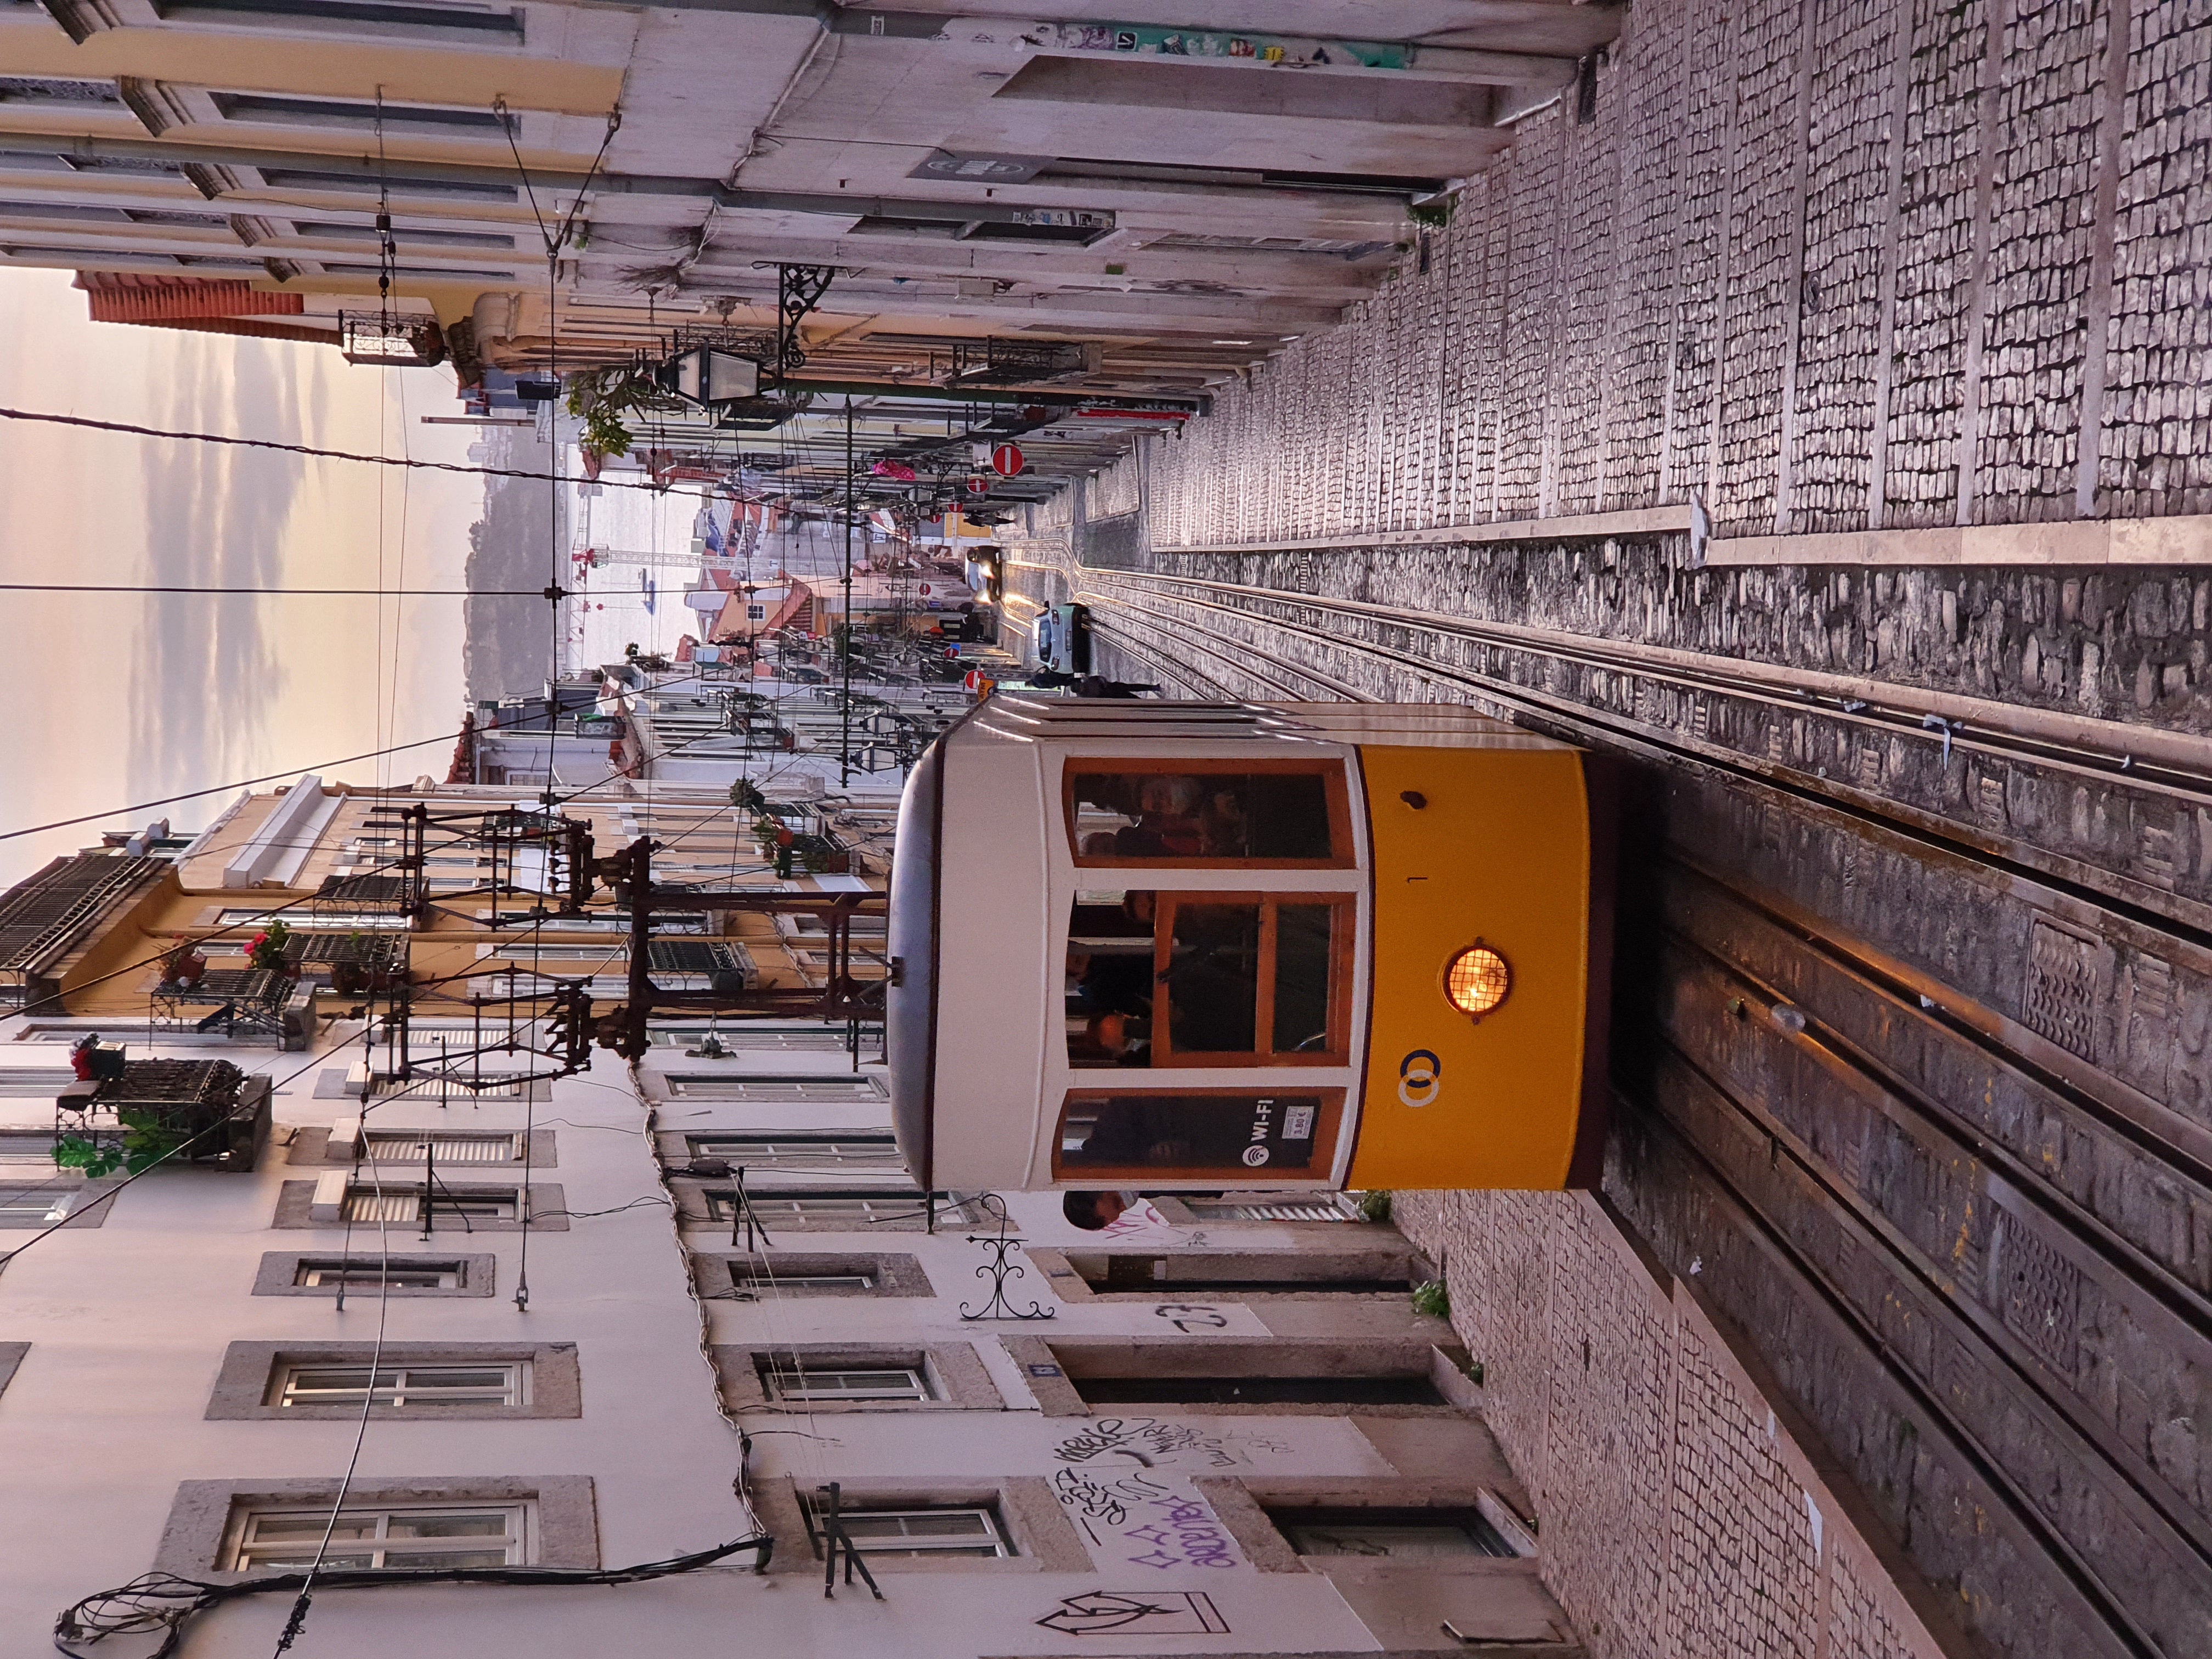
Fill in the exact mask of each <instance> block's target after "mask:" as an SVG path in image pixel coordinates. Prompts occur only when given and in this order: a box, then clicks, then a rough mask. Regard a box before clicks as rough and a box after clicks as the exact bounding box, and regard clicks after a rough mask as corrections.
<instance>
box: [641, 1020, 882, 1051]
mask: <svg viewBox="0 0 2212 1659" xmlns="http://www.w3.org/2000/svg"><path fill="white" fill-rule="evenodd" d="M710 1029H712V1034H713V1036H714V1041H715V1042H718V1043H720V1045H721V1046H722V1047H723V1048H778V1049H782V1050H785V1051H787V1052H788V1053H793V1054H843V1053H844V1052H845V1051H846V1048H847V1042H846V1038H845V1034H844V1032H842V1031H831V1030H804V1031H756V1030H749V1029H747V1028H746V1027H744V1026H738V1027H736V1028H735V1029H733V1030H720V1029H714V1028H709V1027H708V1026H704V1025H656V1026H654V1027H653V1029H652V1030H651V1032H650V1033H649V1034H648V1035H649V1036H651V1038H652V1041H653V1045H654V1046H655V1047H656V1048H697V1047H698V1046H699V1045H700V1043H701V1042H703V1041H704V1040H705V1039H706V1037H707V1036H708V1034H709V1030H710Z"/></svg>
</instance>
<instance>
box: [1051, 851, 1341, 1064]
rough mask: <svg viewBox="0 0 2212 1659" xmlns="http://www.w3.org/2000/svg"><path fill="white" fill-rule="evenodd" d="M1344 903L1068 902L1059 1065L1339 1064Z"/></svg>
mask: <svg viewBox="0 0 2212 1659" xmlns="http://www.w3.org/2000/svg"><path fill="white" fill-rule="evenodd" d="M1352 902H1353V901H1352V897H1351V896H1350V895H1348V894H1347V895H1344V896H1331V895H1325V894H1315V893H1268V894H1249V893H1163V892H1156V891H1152V890H1131V891H1126V892H1091V893H1083V894H1079V895H1078V896H1077V897H1076V901H1075V904H1074V907H1073V910H1072V911H1071V913H1070V915H1069V921H1068V940H1067V980H1066V1018H1067V1057H1068V1063H1069V1064H1070V1065H1071V1066H1082V1067H1089V1066H1282V1065H1299V1064H1333V1065H1340V1064H1342V1063H1343V1056H1344V1052H1345V1041H1346V1037H1345V1024H1346V1020H1345V1001H1346V996H1345V990H1346V987H1345V981H1346V975H1348V973H1349V971H1350V962H1349V957H1350V954H1351V951H1350V946H1351V937H1352Z"/></svg>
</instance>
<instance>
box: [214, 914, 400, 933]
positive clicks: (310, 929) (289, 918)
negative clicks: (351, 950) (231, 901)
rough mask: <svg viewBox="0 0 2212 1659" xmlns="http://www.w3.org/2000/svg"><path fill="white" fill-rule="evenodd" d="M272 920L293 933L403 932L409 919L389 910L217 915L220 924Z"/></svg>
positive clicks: (246, 924)
mask: <svg viewBox="0 0 2212 1659" xmlns="http://www.w3.org/2000/svg"><path fill="white" fill-rule="evenodd" d="M272 921H281V922H283V924H284V925H285V926H286V927H289V928H291V929H292V930H293V931H294V932H295V933H363V932H366V931H368V930H369V929H371V928H377V929H383V930H386V931H390V932H395V933H399V932H404V931H405V930H406V927H407V924H408V918H407V916H406V915H405V914H404V912H399V911H392V910H325V909H316V910H310V909H306V908H295V909H290V910H283V911H277V910H239V909H231V910H224V911H222V912H221V913H220V914H219V915H217V916H216V926H217V927H266V926H267V925H268V924H269V923H270V922H272Z"/></svg>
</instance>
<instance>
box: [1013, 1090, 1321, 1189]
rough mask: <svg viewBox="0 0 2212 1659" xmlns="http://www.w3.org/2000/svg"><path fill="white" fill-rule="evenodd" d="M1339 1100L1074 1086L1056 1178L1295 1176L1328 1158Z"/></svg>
mask: <svg viewBox="0 0 2212 1659" xmlns="http://www.w3.org/2000/svg"><path fill="white" fill-rule="evenodd" d="M1342 1103H1343V1097H1342V1095H1341V1094H1340V1092H1339V1091H1335V1090H1315V1091H1310V1092H1306V1093H1297V1094H1255V1093H1251V1092H1249V1091H1230V1090H1215V1089H1210V1090H1194V1091H1188V1092H1185V1093H1176V1094H1165V1093H1162V1094H1100V1093H1092V1092H1091V1091H1084V1090H1078V1091H1075V1092H1073V1093H1072V1094H1070V1095H1069V1096H1068V1097H1067V1101H1066V1104H1065V1105H1064V1106H1063V1107H1062V1108H1061V1110H1060V1140H1059V1146H1058V1149H1057V1154H1056V1156H1055V1157H1054V1160H1053V1161H1054V1166H1055V1169H1054V1174H1055V1177H1056V1178H1058V1179H1060V1180H1083V1179H1089V1178H1092V1177H1105V1176H1144V1175H1147V1174H1150V1175H1158V1174H1160V1173H1162V1172H1163V1171H1168V1170H1173V1171H1176V1172H1178V1173H1183V1174H1192V1175H1208V1174H1212V1175H1225V1174H1231V1173H1235V1174H1239V1175H1242V1174H1246V1173H1248V1172H1249V1171H1252V1170H1267V1171H1268V1172H1270V1173H1271V1174H1297V1173H1302V1172H1304V1171H1307V1170H1311V1169H1312V1168H1313V1167H1314V1164H1315V1161H1316V1155H1317V1154H1316V1149H1318V1157H1319V1158H1320V1159H1321V1160H1322V1162H1323V1163H1326V1162H1327V1160H1328V1156H1329V1153H1330V1151H1331V1149H1332V1148H1333V1147H1334V1145H1335V1135H1336V1121H1337V1117H1338V1114H1339V1112H1340V1109H1341V1106H1342Z"/></svg>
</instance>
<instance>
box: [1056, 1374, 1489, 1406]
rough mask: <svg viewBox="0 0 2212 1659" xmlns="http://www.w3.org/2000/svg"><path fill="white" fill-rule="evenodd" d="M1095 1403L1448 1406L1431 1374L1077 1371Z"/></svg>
mask: <svg viewBox="0 0 2212 1659" xmlns="http://www.w3.org/2000/svg"><path fill="white" fill-rule="evenodd" d="M1069 1380H1070V1381H1071V1382H1073V1383H1074V1384H1075V1391H1076V1392H1077V1393H1078V1394H1079V1395H1081V1396H1082V1398H1083V1401H1084V1403H1085V1405H1090V1406H1128V1405H1148V1406H1443V1405H1448V1404H1449V1403H1450V1402H1449V1401H1447V1400H1445V1398H1444V1397H1443V1395H1441V1394H1439V1393H1437V1385H1436V1384H1435V1383H1431V1381H1429V1379H1428V1378H1427V1377H1426V1376H1411V1375H1405V1376H1159V1375H1146V1376H1074V1377H1071V1378H1070V1379H1069Z"/></svg>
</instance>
